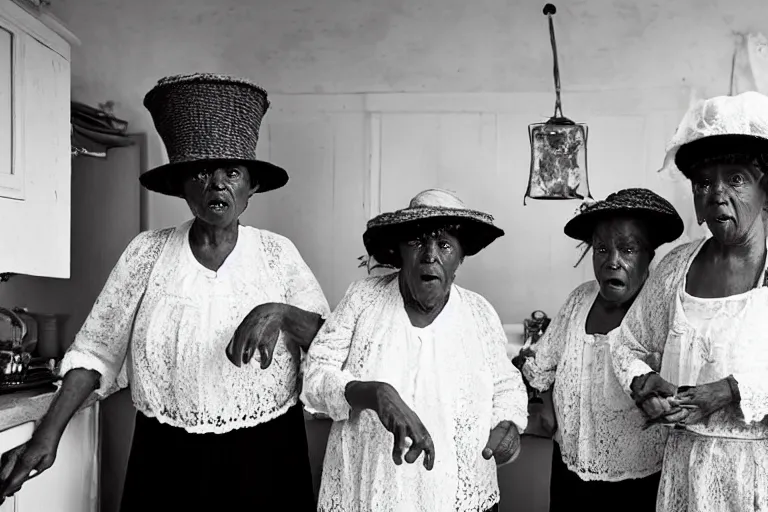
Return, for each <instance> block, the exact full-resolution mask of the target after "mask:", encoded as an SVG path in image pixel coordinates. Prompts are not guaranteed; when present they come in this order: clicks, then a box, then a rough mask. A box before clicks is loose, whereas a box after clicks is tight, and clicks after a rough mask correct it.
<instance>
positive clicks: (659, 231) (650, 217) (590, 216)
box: [563, 207, 685, 249]
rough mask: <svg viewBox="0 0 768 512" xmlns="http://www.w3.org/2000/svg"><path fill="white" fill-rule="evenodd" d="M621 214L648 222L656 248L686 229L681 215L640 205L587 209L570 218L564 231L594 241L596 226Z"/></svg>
mask: <svg viewBox="0 0 768 512" xmlns="http://www.w3.org/2000/svg"><path fill="white" fill-rule="evenodd" d="M620 216H626V217H631V218H637V219H639V220H641V221H644V222H646V223H647V224H648V227H649V229H650V235H651V237H652V240H651V242H652V243H653V245H654V249H656V248H657V247H659V246H661V245H664V244H666V243H669V242H674V241H675V240H677V239H678V238H680V236H681V235H682V234H683V231H684V230H685V226H684V224H683V219H681V218H680V216H679V215H672V214H669V213H663V212H660V211H657V210H651V209H648V208H639V207H638V208H611V209H606V210H596V211H587V212H585V213H581V214H579V215H577V216H576V217H574V218H572V219H571V220H569V221H568V223H567V224H566V225H565V228H563V231H564V232H565V234H566V236H568V237H570V238H573V239H575V240H579V241H581V242H586V243H592V235H593V233H594V232H595V227H596V226H597V225H598V224H599V223H600V222H603V221H605V220H609V219H611V218H615V217H620Z"/></svg>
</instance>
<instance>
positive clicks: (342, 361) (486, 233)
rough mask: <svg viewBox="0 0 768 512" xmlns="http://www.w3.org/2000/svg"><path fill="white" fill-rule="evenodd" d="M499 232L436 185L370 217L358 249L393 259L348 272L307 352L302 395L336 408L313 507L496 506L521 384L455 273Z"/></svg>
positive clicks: (426, 509)
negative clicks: (382, 268)
mask: <svg viewBox="0 0 768 512" xmlns="http://www.w3.org/2000/svg"><path fill="white" fill-rule="evenodd" d="M501 235H503V231H502V230H501V229H499V228H497V227H495V226H494V225H493V217H491V216H490V215H488V214H485V213H481V212H478V211H474V210H470V209H467V208H466V207H465V206H464V204H463V203H462V202H461V201H460V200H459V199H458V198H457V197H456V196H455V195H453V194H452V193H449V192H447V191H443V190H427V191H424V192H422V193H420V194H419V195H417V196H416V197H415V198H414V199H413V200H411V203H410V206H409V207H408V208H405V209H403V210H399V211H397V212H394V213H385V214H382V215H380V216H378V217H376V218H374V219H372V220H371V221H370V222H369V223H368V229H367V231H366V232H365V234H364V235H363V240H364V242H365V246H366V249H367V251H368V254H370V255H371V256H372V257H374V258H375V260H376V261H378V262H380V263H382V264H389V265H391V266H393V267H396V268H399V271H397V272H394V273H391V274H389V275H386V276H377V277H369V278H367V279H363V280H361V281H358V282H356V283H353V284H352V285H351V286H350V287H349V289H348V290H347V293H346V295H345V296H344V298H343V300H342V301H341V303H340V304H339V306H338V307H337V309H336V310H335V311H334V312H333V314H332V315H331V317H330V318H329V319H328V321H327V322H326V323H325V325H324V326H323V327H322V329H321V330H320V332H319V333H318V335H317V337H316V338H315V340H314V341H313V343H312V346H311V347H310V349H309V352H308V354H307V361H306V366H305V374H304V388H303V393H302V401H303V402H304V403H305V404H307V407H308V408H309V407H312V408H313V409H315V410H317V411H319V412H321V413H324V414H327V415H328V416H330V417H331V418H332V419H333V420H334V424H333V427H332V429H331V433H330V436H329V439H328V448H327V452H326V456H325V463H324V467H323V476H322V484H321V490H320V498H319V507H318V510H320V511H325V512H330V511H336V512H357V511H364V512H375V511H392V510H413V511H423V512H468V511H473V512H477V511H481V512H482V511H485V510H493V509H495V507H496V503H498V501H499V487H498V482H497V478H496V464H497V463H504V462H508V461H510V460H512V459H513V458H514V457H516V455H517V453H518V452H519V448H520V436H519V433H520V432H522V431H523V430H524V429H525V427H526V423H527V408H526V403H527V396H526V393H525V386H524V384H523V381H522V378H521V377H520V374H519V372H518V371H517V370H516V369H515V367H514V366H512V363H511V362H510V361H509V359H508V358H507V355H506V351H505V347H506V336H505V334H504V330H503V328H502V325H501V322H500V320H499V317H498V315H497V314H496V312H495V311H494V309H493V307H492V306H491V305H490V304H489V303H488V301H486V300H485V299H484V298H483V297H481V296H480V295H478V294H476V293H473V292H471V291H469V290H466V289H464V288H461V287H459V286H457V285H455V284H454V283H453V281H454V277H455V276H456V271H457V270H458V268H459V266H460V265H461V263H462V262H463V261H464V257H465V256H471V255H473V254H476V253H477V252H479V251H480V250H482V249H483V248H484V247H486V246H487V245H488V244H490V243H491V242H492V241H493V240H494V239H496V238H497V237H499V236H501ZM421 455H423V459H422V463H421V464H414V463H415V462H416V461H417V460H418V459H419V457H420V456H421ZM492 458H495V462H494V460H491V459H492ZM403 460H405V462H407V463H408V464H407V465H405V466H402V465H401V464H402V462H403Z"/></svg>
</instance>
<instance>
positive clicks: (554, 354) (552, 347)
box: [523, 283, 589, 391]
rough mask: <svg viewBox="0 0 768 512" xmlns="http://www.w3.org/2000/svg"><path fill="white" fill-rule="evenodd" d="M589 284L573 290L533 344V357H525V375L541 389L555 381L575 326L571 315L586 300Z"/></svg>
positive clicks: (533, 384) (545, 388) (530, 382)
mask: <svg viewBox="0 0 768 512" xmlns="http://www.w3.org/2000/svg"><path fill="white" fill-rule="evenodd" d="M587 284H589V283H587ZM587 284H585V285H582V286H579V287H578V288H576V289H575V290H574V291H572V292H571V294H570V295H569V296H568V298H567V299H566V300H565V304H563V306H562V307H561V308H560V311H558V312H557V315H556V316H555V318H553V319H552V322H551V323H550V325H549V327H547V330H546V332H545V333H544V335H543V336H542V337H541V338H540V339H539V340H538V341H537V342H536V343H535V344H533V345H532V347H531V350H532V351H533V353H534V355H533V357H527V358H526V359H525V363H524V364H523V375H524V376H525V378H526V380H527V381H528V383H529V384H530V385H531V386H532V387H534V388H536V389H538V390H539V391H547V390H548V389H549V388H551V387H552V384H553V383H554V382H555V373H556V372H557V365H558V364H560V358H561V357H562V355H563V351H564V350H565V343H566V341H567V339H568V329H569V328H573V327H574V326H572V325H570V320H571V316H572V313H573V311H574V308H576V307H578V306H579V305H580V304H581V303H582V302H583V301H584V299H585V293H584V289H585V287H586V286H587Z"/></svg>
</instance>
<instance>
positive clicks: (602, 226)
mask: <svg viewBox="0 0 768 512" xmlns="http://www.w3.org/2000/svg"><path fill="white" fill-rule="evenodd" d="M648 240H649V237H648V230H647V227H646V225H645V224H644V223H643V222H641V221H639V220H637V219H632V218H623V217H619V218H613V219H610V220H605V221H603V222H600V223H599V224H598V225H597V226H596V227H595V231H594V233H593V235H592V265H593V267H594V270H595V279H597V282H598V283H599V284H600V295H601V296H602V297H603V298H604V299H605V300H607V301H609V302H614V303H617V304H623V303H625V302H627V301H629V300H631V299H632V298H634V297H635V296H636V295H637V294H638V293H639V292H640V290H641V289H642V287H643V284H644V283H645V280H646V278H647V277H648V266H649V265H650V263H651V260H652V259H653V251H652V249H651V247H650V244H649V243H648Z"/></svg>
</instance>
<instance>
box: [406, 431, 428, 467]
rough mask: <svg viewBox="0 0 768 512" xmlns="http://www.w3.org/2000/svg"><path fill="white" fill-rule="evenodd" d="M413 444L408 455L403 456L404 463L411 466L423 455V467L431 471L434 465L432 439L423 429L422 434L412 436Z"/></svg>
mask: <svg viewBox="0 0 768 512" xmlns="http://www.w3.org/2000/svg"><path fill="white" fill-rule="evenodd" d="M414 438H415V439H413V444H411V447H410V449H409V450H408V453H406V454H405V461H406V462H407V463H408V464H413V463H414V462H416V460H417V459H418V458H419V455H421V453H422V452H423V453H424V467H425V468H427V470H431V469H432V467H433V466H434V464H435V446H434V444H433V443H432V437H431V436H430V435H429V433H428V432H427V431H426V429H424V431H423V432H422V433H419V434H414Z"/></svg>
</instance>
